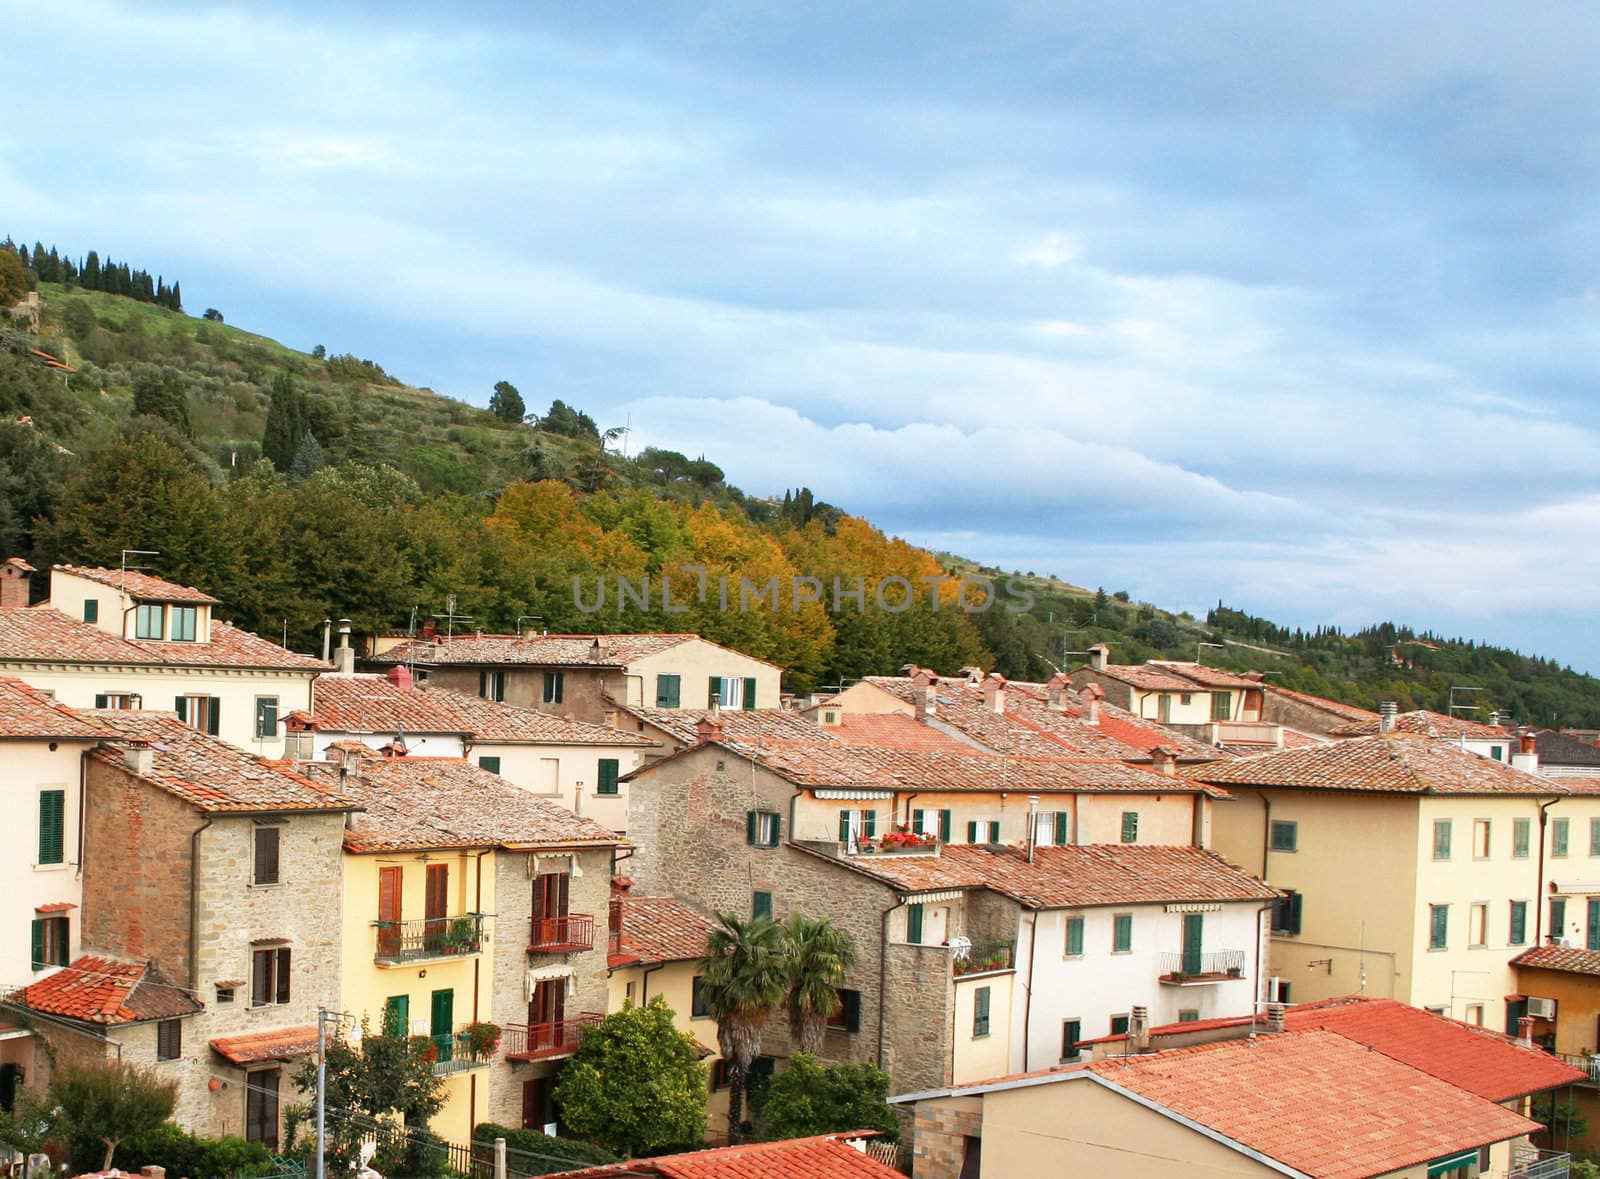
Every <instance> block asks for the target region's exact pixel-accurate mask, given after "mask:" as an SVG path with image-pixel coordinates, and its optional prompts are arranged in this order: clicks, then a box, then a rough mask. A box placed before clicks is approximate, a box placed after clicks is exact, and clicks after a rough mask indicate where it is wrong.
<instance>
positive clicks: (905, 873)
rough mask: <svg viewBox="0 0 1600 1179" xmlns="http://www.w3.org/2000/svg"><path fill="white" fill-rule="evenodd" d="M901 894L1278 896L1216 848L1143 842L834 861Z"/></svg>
mask: <svg viewBox="0 0 1600 1179" xmlns="http://www.w3.org/2000/svg"><path fill="white" fill-rule="evenodd" d="M835 862H837V863H841V864H844V865H846V866H847V867H850V868H854V869H856V870H857V871H860V872H864V873H866V874H867V875H870V876H874V877H877V878H878V879H879V880H882V881H885V882H886V883H888V884H891V885H893V886H894V887H895V888H898V889H900V890H901V891H903V892H936V891H943V890H944V889H951V888H961V889H967V888H988V889H991V890H993V891H995V892H998V893H1002V894H1004V895H1005V896H1009V897H1011V898H1013V899H1014V900H1016V901H1018V902H1019V903H1021V904H1022V905H1024V906H1026V907H1027V908H1030V909H1067V908H1078V907H1080V906H1082V907H1087V906H1093V905H1137V904H1166V903H1178V902H1186V901H1268V900H1272V899H1274V898H1275V897H1277V896H1278V895H1279V894H1278V892H1277V891H1276V890H1275V889H1272V888H1269V887H1268V886H1267V885H1265V884H1262V883H1261V882H1260V881H1259V880H1257V879H1256V878H1255V877H1253V876H1251V875H1250V874H1249V873H1247V872H1244V871H1243V870H1241V869H1239V868H1236V867H1234V866H1233V865H1232V864H1230V863H1228V861H1226V860H1224V859H1223V858H1222V857H1221V856H1219V855H1217V854H1216V853H1215V852H1210V851H1206V850H1204V849H1203V848H1198V847H1174V846H1164V845H1154V844H1137V843H1105V844H1085V845H1081V846H1077V847H1040V848H1035V849H1034V857H1033V863H1031V864H1030V863H1029V862H1028V856H1027V853H1026V851H1024V850H1023V849H1021V848H1015V847H996V848H989V847H975V846H970V845H967V844H948V845H946V846H944V847H943V848H941V849H940V850H939V853H938V854H937V855H907V854H882V855H870V856H869V855H863V856H851V857H849V858H848V859H845V860H838V861H835Z"/></svg>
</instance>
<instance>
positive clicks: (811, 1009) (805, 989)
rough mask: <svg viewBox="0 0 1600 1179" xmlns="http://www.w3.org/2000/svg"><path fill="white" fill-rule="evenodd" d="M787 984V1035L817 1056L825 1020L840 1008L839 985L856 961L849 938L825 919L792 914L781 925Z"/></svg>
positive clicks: (820, 1046) (800, 1047)
mask: <svg viewBox="0 0 1600 1179" xmlns="http://www.w3.org/2000/svg"><path fill="white" fill-rule="evenodd" d="M783 940H784V942H785V943H786V948H787V953H786V954H785V958H786V959H787V961H786V965H787V966H788V975H789V977H788V984H789V1000H788V1007H789V1035H790V1038H791V1039H792V1040H793V1041H794V1044H795V1047H796V1048H797V1049H798V1050H799V1051H801V1052H809V1053H810V1054H811V1055H812V1056H815V1055H817V1053H818V1051H819V1050H820V1049H821V1048H822V1035H823V1032H824V1031H825V1030H826V1028H827V1026H828V1017H829V1016H830V1015H832V1014H833V1012H834V1011H835V1010H836V1009H837V1008H838V1006H839V991H838V987H839V984H840V983H842V982H844V972H845V971H846V970H848V969H850V964H851V963H852V962H853V961H855V956H856V955H855V950H854V949H853V948H852V947H851V945H850V935H849V934H847V933H846V932H845V931H844V930H842V929H840V928H839V927H838V926H836V925H834V924H833V922H831V921H829V920H828V919H827V918H826V917H824V918H822V919H820V920H817V921H812V920H810V919H809V918H807V917H805V916H804V915H802V914H800V913H792V914H790V916H789V920H788V921H787V922H786V923H785V924H784V926H783Z"/></svg>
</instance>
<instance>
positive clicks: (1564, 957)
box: [1511, 946, 1600, 976]
mask: <svg viewBox="0 0 1600 1179" xmlns="http://www.w3.org/2000/svg"><path fill="white" fill-rule="evenodd" d="M1511 965H1513V966H1523V967H1534V968H1537V969H1539V970H1559V971H1561V972H1562V973H1563V974H1592V975H1596V976H1600V950H1582V949H1579V948H1577V947H1576V946H1535V947H1533V949H1531V950H1524V951H1523V952H1522V953H1520V954H1518V955H1517V956H1516V957H1515V958H1513V959H1511Z"/></svg>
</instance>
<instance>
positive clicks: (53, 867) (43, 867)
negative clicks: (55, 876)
mask: <svg viewBox="0 0 1600 1179" xmlns="http://www.w3.org/2000/svg"><path fill="white" fill-rule="evenodd" d="M70 867H72V865H71V864H35V865H34V866H33V870H34V871H35V872H65V871H66V870H67V869H68V868H70Z"/></svg>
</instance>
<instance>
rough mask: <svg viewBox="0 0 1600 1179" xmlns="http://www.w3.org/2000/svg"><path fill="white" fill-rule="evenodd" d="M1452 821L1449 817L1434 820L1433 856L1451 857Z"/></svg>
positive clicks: (1438, 858) (1446, 858)
mask: <svg viewBox="0 0 1600 1179" xmlns="http://www.w3.org/2000/svg"><path fill="white" fill-rule="evenodd" d="M1452 826H1453V825H1452V823H1451V821H1450V820H1449V819H1435V820H1434V821H1433V858H1434V859H1436V860H1448V859H1449V858H1450V837H1451V832H1452Z"/></svg>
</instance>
